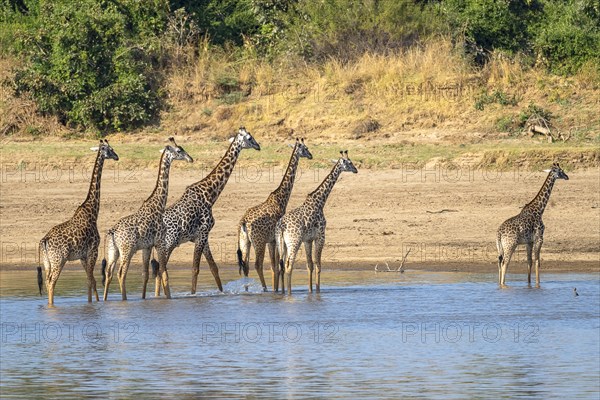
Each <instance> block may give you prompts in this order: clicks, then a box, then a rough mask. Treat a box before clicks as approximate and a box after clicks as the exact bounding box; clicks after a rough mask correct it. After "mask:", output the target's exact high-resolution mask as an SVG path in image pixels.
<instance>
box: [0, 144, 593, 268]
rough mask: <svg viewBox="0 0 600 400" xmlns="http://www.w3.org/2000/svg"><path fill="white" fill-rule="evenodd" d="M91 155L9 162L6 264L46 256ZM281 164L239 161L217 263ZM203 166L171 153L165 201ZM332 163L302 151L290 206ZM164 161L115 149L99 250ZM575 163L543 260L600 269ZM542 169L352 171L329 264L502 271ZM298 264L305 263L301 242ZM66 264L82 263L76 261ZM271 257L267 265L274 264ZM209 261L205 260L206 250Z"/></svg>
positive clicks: (83, 186) (588, 185)
mask: <svg viewBox="0 0 600 400" xmlns="http://www.w3.org/2000/svg"><path fill="white" fill-rule="evenodd" d="M91 157H93V156H91ZM86 161H89V164H90V166H88V165H86V166H81V167H77V166H66V167H50V166H45V165H43V164H36V165H34V166H31V165H30V166H28V167H27V169H25V170H19V169H17V168H15V167H14V165H12V164H8V165H4V166H3V170H2V176H1V178H2V185H1V188H0V211H1V220H0V228H1V229H0V230H1V238H0V240H1V255H0V256H1V257H0V268H1V269H3V270H7V269H23V268H32V269H33V268H34V267H35V266H37V265H38V250H37V244H38V242H39V240H40V239H41V238H42V237H43V236H44V235H45V234H46V233H47V232H48V230H49V229H50V228H51V227H52V226H54V225H56V224H58V223H60V222H63V221H65V220H67V219H68V218H70V217H71V216H72V214H73V212H74V211H75V209H76V207H77V206H78V205H79V204H81V202H82V201H83V200H84V199H85V197H86V194H87V189H88V186H89V181H88V179H89V174H90V170H89V168H91V163H92V162H93V158H90V160H87V159H86ZM110 162H112V161H110ZM283 168H284V167H274V168H270V169H258V168H257V167H256V166H253V165H249V164H245V163H244V162H243V161H242V160H241V161H240V162H239V163H238V165H237V166H236V170H235V171H234V174H233V175H232V177H231V178H230V180H229V182H228V184H227V186H226V187H225V190H224V191H223V193H222V194H221V196H220V198H219V199H218V201H217V202H216V203H215V205H214V207H213V213H214V217H215V220H216V225H215V227H214V228H213V230H212V232H211V235H210V246H211V249H212V252H213V255H214V257H215V259H216V261H217V263H218V264H219V266H220V268H236V269H237V265H236V249H237V243H236V238H237V233H236V229H237V224H238V221H239V219H240V218H241V216H242V215H243V213H244V211H245V210H246V209H247V208H248V207H250V206H253V205H255V204H258V203H260V202H262V201H264V199H266V197H267V196H268V194H269V193H270V192H271V191H272V190H274V189H275V188H276V187H277V185H278V184H279V180H280V179H281V176H282V172H283ZM206 172H207V171H206V170H199V169H192V170H190V169H183V168H180V167H179V166H178V165H177V164H175V165H174V166H173V168H172V170H171V179H170V192H169V200H168V204H172V203H173V202H174V201H175V200H176V199H177V198H179V196H181V194H182V193H183V191H184V189H185V187H186V186H187V185H189V184H191V183H193V182H195V181H198V180H199V179H201V178H202V177H203V176H205V174H206ZM328 172H329V170H328V169H327V168H323V169H315V168H311V167H310V164H309V161H306V160H302V164H301V171H300V173H301V174H300V176H299V178H298V180H297V182H296V185H295V187H294V191H293V193H292V197H291V200H290V204H289V206H288V209H292V208H294V207H297V206H298V205H300V204H301V203H302V202H303V201H304V198H305V196H306V194H307V193H308V192H310V191H311V190H313V189H314V188H315V187H316V186H317V185H318V184H319V182H320V181H321V180H322V179H323V178H324V177H325V176H326V175H327V173H328ZM567 172H568V171H567ZM156 173H157V171H156V170H154V169H150V168H146V169H136V170H124V169H120V168H119V167H118V166H117V164H115V163H113V164H109V162H108V161H107V165H106V168H105V171H104V176H103V182H102V196H101V209H100V215H99V218H98V228H99V231H100V234H101V236H102V238H103V241H102V244H101V247H100V254H101V255H102V254H103V252H104V249H103V245H104V234H105V233H106V231H107V230H108V229H109V228H110V227H111V226H112V225H114V224H115V223H116V222H117V220H118V219H119V218H121V217H123V216H125V215H128V214H131V213H133V212H134V211H136V210H137V209H138V208H139V206H140V205H141V203H142V201H143V200H144V199H145V198H146V197H147V196H148V195H149V194H150V193H151V191H152V189H153V187H154V184H155V181H156ZM568 173H569V176H570V180H568V181H558V182H557V183H556V185H555V187H554V190H553V193H552V196H551V198H550V202H549V204H548V206H547V208H546V211H545V213H544V223H545V225H546V233H545V238H544V245H543V248H542V263H541V265H542V271H552V272H598V271H600V170H598V169H588V170H578V171H573V172H568ZM545 177H546V173H544V172H542V171H539V172H525V171H504V172H498V171H487V172H486V171H483V170H475V169H471V168H470V167H468V166H465V167H462V168H458V169H450V168H447V167H444V166H443V165H442V164H435V163H432V164H429V165H428V166H427V167H425V168H422V169H417V168H414V167H413V166H412V165H399V166H398V168H397V169H389V170H366V169H361V170H359V173H358V174H356V175H353V174H350V173H345V174H343V175H342V177H341V179H340V180H339V181H338V183H337V184H336V186H335V187H334V189H333V192H332V193H331V195H330V197H329V200H328V202H327V205H326V207H325V215H326V217H327V224H328V225H327V239H326V248H325V250H324V254H323V268H324V269H329V268H339V269H370V270H373V269H374V267H375V265H378V269H379V270H382V269H383V270H387V269H388V266H389V268H390V269H396V268H398V267H399V265H400V261H401V260H402V258H403V256H404V255H405V254H406V253H407V252H408V250H409V249H410V253H409V254H408V256H407V258H406V261H405V264H404V268H406V269H408V270H410V269H421V270H436V271H474V272H495V271H497V251H496V244H495V237H496V229H497V228H498V226H499V225H500V223H502V221H504V220H505V219H507V218H509V217H511V216H513V215H516V214H517V213H519V211H520V207H522V206H523V205H524V204H526V203H527V202H529V201H530V200H531V199H532V198H533V197H534V196H535V195H536V193H537V192H538V190H539V188H540V187H541V185H542V183H543V181H544V179H545ZM192 251H193V244H192V243H187V244H184V245H182V246H180V247H179V248H178V249H176V250H175V251H174V253H173V255H172V257H171V262H170V265H169V268H191V261H192ZM100 259H101V258H100ZM100 259H99V260H98V267H97V268H98V269H99V263H100ZM253 260H254V256H253V255H252V258H251V262H252V263H253V262H254V261H253ZM265 261H267V260H265ZM140 262H141V253H138V254H136V255H135V256H134V258H133V264H132V269H133V270H139V269H140ZM267 263H268V261H267ZM386 263H387V265H386ZM252 265H253V264H252ZM296 266H297V268H305V256H304V254H303V252H302V251H301V252H300V253H299V254H298V258H297V264H296ZM67 267H68V268H79V269H81V266H80V264H79V262H72V263H68V264H67ZM265 267H266V268H269V266H268V264H266V265H265ZM201 268H207V264H206V261H205V260H203V261H202V263H201ZM524 272H526V256H525V252H524V248H519V251H518V253H517V254H516V255H515V256H514V257H513V261H512V264H511V266H510V268H509V271H508V273H509V274H511V273H524ZM252 274H253V275H255V273H254V272H252Z"/></svg>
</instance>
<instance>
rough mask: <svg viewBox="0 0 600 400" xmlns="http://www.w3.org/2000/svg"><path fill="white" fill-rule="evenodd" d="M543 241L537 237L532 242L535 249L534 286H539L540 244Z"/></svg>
mask: <svg viewBox="0 0 600 400" xmlns="http://www.w3.org/2000/svg"><path fill="white" fill-rule="evenodd" d="M543 243H544V241H543V240H542V239H539V240H538V241H536V242H535V244H534V251H535V287H537V288H539V287H540V251H541V250H542V244H543Z"/></svg>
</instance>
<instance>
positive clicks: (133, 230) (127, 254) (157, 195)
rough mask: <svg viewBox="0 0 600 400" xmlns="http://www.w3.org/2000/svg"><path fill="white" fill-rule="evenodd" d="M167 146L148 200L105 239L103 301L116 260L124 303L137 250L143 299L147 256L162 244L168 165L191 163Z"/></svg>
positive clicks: (173, 145)
mask: <svg viewBox="0 0 600 400" xmlns="http://www.w3.org/2000/svg"><path fill="white" fill-rule="evenodd" d="M170 142H171V143H170V145H168V146H166V147H165V148H164V150H163V152H162V155H161V160H160V164H159V173H158V178H157V180H156V186H155V188H154V191H153V192H152V194H151V195H150V197H148V198H147V199H146V201H144V203H143V204H142V206H141V207H140V209H139V210H138V211H137V212H135V213H134V214H132V215H128V216H126V217H124V218H122V219H120V220H119V222H117V224H116V225H115V226H113V227H112V228H111V229H110V230H109V231H108V233H107V235H106V242H107V245H108V264H107V265H108V268H107V271H106V277H105V283H104V300H105V301H106V299H107V296H108V288H109V286H110V283H111V281H112V276H113V272H114V268H115V266H116V264H117V261H118V260H119V259H120V264H119V270H118V275H117V276H118V278H119V286H120V288H121V297H122V299H123V300H127V288H126V284H125V280H126V277H127V271H128V269H129V264H130V262H131V258H132V257H133V255H134V254H135V253H136V252H137V251H138V250H142V264H143V279H144V284H143V289H142V298H145V297H146V287H147V284H148V272H149V271H148V270H149V263H150V253H151V251H152V248H153V247H154V246H156V244H157V243H158V242H159V241H161V240H162V238H163V237H164V233H165V232H164V227H163V222H162V216H163V214H164V210H165V206H166V203H167V197H168V187H169V172H170V168H171V163H172V161H174V160H186V161H188V162H193V159H192V158H191V157H190V156H189V155H188V154H187V153H186V152H185V150H183V148H182V147H180V146H178V145H177V144H176V143H175V141H174V140H173V138H170Z"/></svg>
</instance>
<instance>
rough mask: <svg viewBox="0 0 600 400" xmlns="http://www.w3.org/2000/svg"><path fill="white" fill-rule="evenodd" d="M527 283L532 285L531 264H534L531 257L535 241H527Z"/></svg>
mask: <svg viewBox="0 0 600 400" xmlns="http://www.w3.org/2000/svg"><path fill="white" fill-rule="evenodd" d="M525 246H526V248H527V283H528V284H529V285H530V286H531V265H532V264H533V262H532V258H531V252H532V250H533V243H527V244H526V245H525Z"/></svg>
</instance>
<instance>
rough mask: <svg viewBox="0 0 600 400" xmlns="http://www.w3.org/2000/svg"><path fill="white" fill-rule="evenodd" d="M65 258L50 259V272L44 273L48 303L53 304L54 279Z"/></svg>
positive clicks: (56, 277) (60, 270)
mask: <svg viewBox="0 0 600 400" xmlns="http://www.w3.org/2000/svg"><path fill="white" fill-rule="evenodd" d="M65 263H66V260H54V262H52V261H50V269H49V271H50V273H48V274H47V275H46V289H47V290H48V305H49V306H53V305H54V288H55V287H56V281H58V277H59V276H60V273H61V272H62V269H63V267H64V266H65Z"/></svg>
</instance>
